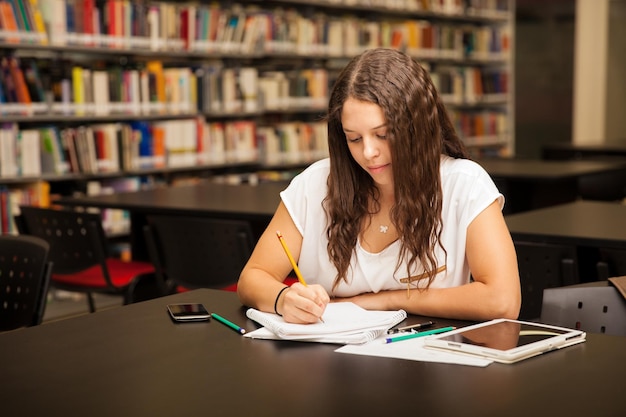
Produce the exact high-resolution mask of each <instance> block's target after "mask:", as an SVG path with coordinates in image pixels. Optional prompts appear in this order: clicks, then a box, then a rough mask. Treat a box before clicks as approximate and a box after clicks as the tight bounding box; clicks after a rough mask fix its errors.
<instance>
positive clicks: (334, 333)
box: [244, 302, 406, 344]
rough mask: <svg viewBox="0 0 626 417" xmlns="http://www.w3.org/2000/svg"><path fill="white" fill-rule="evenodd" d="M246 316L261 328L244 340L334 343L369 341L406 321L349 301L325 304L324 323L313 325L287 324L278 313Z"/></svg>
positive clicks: (252, 311)
mask: <svg viewBox="0 0 626 417" xmlns="http://www.w3.org/2000/svg"><path fill="white" fill-rule="evenodd" d="M246 315H247V316H248V318H249V319H251V320H254V321H255V322H257V323H259V324H260V325H262V326H263V327H262V328H260V329H257V330H254V331H252V332H249V333H246V334H245V335H244V336H245V337H250V338H254V339H274V340H276V339H278V340H296V341H303V342H320V343H337V344H361V343H365V342H369V341H371V340H374V339H376V338H377V337H378V336H380V335H381V334H382V333H383V332H386V331H387V329H389V328H391V327H393V326H395V325H396V324H398V323H400V322H401V321H402V320H404V319H405V318H406V312H405V311H404V310H393V311H378V310H376V311H372V310H365V309H363V308H361V307H359V306H357V305H356V304H354V303H351V302H340V303H330V304H328V305H327V306H326V311H324V316H323V318H324V322H319V323H314V324H294V323H287V322H286V321H285V320H284V319H283V318H282V317H281V316H279V315H278V314H274V313H266V312H263V311H259V310H256V309H254V308H250V309H248V310H247V312H246Z"/></svg>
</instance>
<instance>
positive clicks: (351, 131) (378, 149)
mask: <svg viewBox="0 0 626 417" xmlns="http://www.w3.org/2000/svg"><path fill="white" fill-rule="evenodd" d="M386 123H387V122H386V121H385V117H384V115H383V110H382V109H381V108H380V106H378V105H376V104H373V103H370V102H367V101H359V100H355V99H353V98H349V99H348V100H346V102H345V103H344V104H343V110H342V112H341V124H342V126H343V131H344V133H345V135H346V141H347V143H348V149H350V153H351V154H352V157H353V158H354V160H355V161H356V162H357V163H358V164H359V165H360V166H361V168H363V169H364V170H365V171H366V172H367V173H368V174H370V175H371V177H372V178H373V179H374V182H375V183H376V184H378V185H381V186H384V185H392V184H393V174H392V169H391V151H390V149H389V142H388V141H387V138H386V134H387V125H386Z"/></svg>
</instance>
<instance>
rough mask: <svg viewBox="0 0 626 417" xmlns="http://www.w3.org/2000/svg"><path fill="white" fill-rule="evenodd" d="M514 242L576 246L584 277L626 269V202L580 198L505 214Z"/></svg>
mask: <svg viewBox="0 0 626 417" xmlns="http://www.w3.org/2000/svg"><path fill="white" fill-rule="evenodd" d="M505 220H506V223H507V225H508V227H509V230H510V232H511V236H512V237H513V241H514V242H519V241H523V242H538V243H547V244H555V245H569V246H572V247H574V248H575V250H576V253H577V259H578V271H579V273H578V275H579V278H580V280H581V281H583V282H586V281H595V280H602V279H607V278H608V277H609V276H612V275H616V274H617V275H621V274H624V273H626V205H625V204H620V203H617V202H607V201H585V200H579V201H575V202H573V203H567V204H562V205H557V206H553V207H546V208H543V209H539V210H532V211H528V212H524V213H517V214H511V215H507V216H505Z"/></svg>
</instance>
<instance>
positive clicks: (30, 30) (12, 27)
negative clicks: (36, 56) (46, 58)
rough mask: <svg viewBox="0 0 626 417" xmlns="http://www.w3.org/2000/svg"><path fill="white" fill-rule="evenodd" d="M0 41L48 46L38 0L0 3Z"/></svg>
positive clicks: (15, 0)
mask: <svg viewBox="0 0 626 417" xmlns="http://www.w3.org/2000/svg"><path fill="white" fill-rule="evenodd" d="M44 2H45V1H44ZM0 40H2V41H5V42H11V43H13V42H25V43H35V44H40V45H47V44H48V32H47V29H46V25H45V22H44V17H43V14H42V12H41V9H40V7H39V2H38V0H2V1H0Z"/></svg>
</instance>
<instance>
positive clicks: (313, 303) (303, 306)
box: [276, 282, 330, 324]
mask: <svg viewBox="0 0 626 417" xmlns="http://www.w3.org/2000/svg"><path fill="white" fill-rule="evenodd" d="M329 302H330V297H329V296H328V293H327V292H326V290H325V289H324V287H322V286H321V285H317V284H315V285H308V286H304V285H302V284H301V283H299V282H296V283H295V284H293V285H292V286H291V287H290V288H289V289H288V290H286V291H283V293H282V295H281V296H280V299H279V300H278V304H277V308H276V310H277V311H278V312H279V313H280V314H282V316H283V319H285V321H286V322H289V323H302V324H310V323H317V322H318V321H320V319H321V318H322V316H323V314H324V310H325V309H326V306H327V305H328V303H329Z"/></svg>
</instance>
